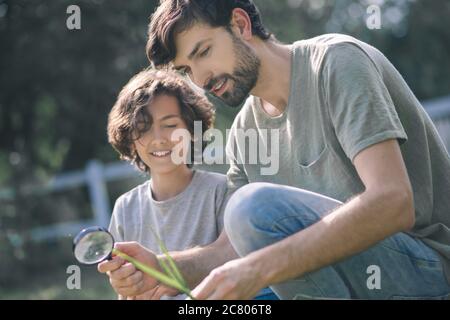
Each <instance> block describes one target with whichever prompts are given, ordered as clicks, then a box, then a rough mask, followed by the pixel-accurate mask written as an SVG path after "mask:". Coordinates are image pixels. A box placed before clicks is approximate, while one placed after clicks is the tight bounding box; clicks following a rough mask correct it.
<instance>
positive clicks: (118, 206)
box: [108, 198, 125, 242]
mask: <svg viewBox="0 0 450 320" xmlns="http://www.w3.org/2000/svg"><path fill="white" fill-rule="evenodd" d="M123 227H124V226H123V203H122V198H118V199H117V200H116V203H115V205H114V210H113V213H112V216H111V221H110V222H109V228H108V230H109V232H110V233H111V234H112V236H113V237H114V241H115V242H123V241H125V236H124V231H123Z"/></svg>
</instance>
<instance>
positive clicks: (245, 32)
mask: <svg viewBox="0 0 450 320" xmlns="http://www.w3.org/2000/svg"><path fill="white" fill-rule="evenodd" d="M230 25H231V28H232V29H234V30H235V32H236V34H237V35H239V36H240V38H242V39H243V40H247V41H248V40H251V38H252V22H251V20H250V17H249V16H248V13H247V12H246V11H245V10H243V9H241V8H234V9H233V11H232V13H231V21H230Z"/></svg>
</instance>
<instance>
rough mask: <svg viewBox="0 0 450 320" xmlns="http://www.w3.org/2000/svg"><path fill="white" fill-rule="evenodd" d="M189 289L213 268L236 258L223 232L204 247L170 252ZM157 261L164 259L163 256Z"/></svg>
mask: <svg viewBox="0 0 450 320" xmlns="http://www.w3.org/2000/svg"><path fill="white" fill-rule="evenodd" d="M170 255H171V257H172V258H173V259H174V260H175V262H176V264H177V267H178V268H179V269H180V272H181V273H182V275H183V277H184V279H185V280H186V282H187V283H188V286H189V287H190V288H194V287H195V286H197V285H198V284H199V283H200V282H201V281H202V280H203V279H204V278H205V277H206V276H207V275H208V274H209V273H210V272H211V270H213V269H214V268H216V267H218V266H221V265H222V264H224V263H225V262H227V261H230V260H233V259H236V258H238V255H237V254H236V252H235V251H234V249H233V247H232V245H231V243H230V242H229V240H228V237H227V236H226V234H225V233H224V232H223V233H222V234H221V235H220V237H219V239H217V240H216V241H215V242H213V243H212V244H210V245H207V246H205V247H195V248H192V249H187V250H184V251H176V252H170ZM158 259H165V257H164V256H163V255H160V256H158Z"/></svg>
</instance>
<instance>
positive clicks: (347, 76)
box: [322, 43, 407, 161]
mask: <svg viewBox="0 0 450 320" xmlns="http://www.w3.org/2000/svg"><path fill="white" fill-rule="evenodd" d="M324 59H325V60H324V62H323V63H324V65H323V69H322V79H323V82H322V84H323V92H324V96H325V101H326V104H327V106H328V108H329V115H330V118H331V121H332V124H333V127H334V130H335V132H336V135H337V138H338V140H339V142H340V144H341V146H342V148H343V150H344V152H345V153H346V155H347V157H348V158H349V159H350V160H351V161H353V160H354V157H355V156H356V155H357V154H358V153H359V152H360V151H362V150H363V149H365V148H368V147H369V146H371V145H374V144H376V143H379V142H382V141H385V140H389V139H397V140H398V141H399V143H400V144H402V143H403V142H405V141H406V140H407V135H406V133H405V130H404V128H403V126H402V124H401V122H400V119H399V117H398V114H397V111H396V109H395V106H394V103H393V101H392V99H391V96H390V94H389V91H388V89H387V88H386V86H385V84H384V81H383V79H382V76H381V74H380V72H379V70H378V69H377V67H376V66H375V63H374V62H373V61H372V60H371V58H370V57H369V56H368V55H367V54H366V53H365V52H364V51H363V50H362V49H361V48H359V47H358V46H357V45H355V44H351V43H341V44H338V45H334V46H333V47H331V48H329V49H328V52H327V54H326V56H325V58H324Z"/></svg>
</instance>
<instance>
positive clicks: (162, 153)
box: [152, 151, 170, 157]
mask: <svg viewBox="0 0 450 320" xmlns="http://www.w3.org/2000/svg"><path fill="white" fill-rule="evenodd" d="M169 153H170V151H156V152H152V154H153V155H154V156H157V157H163V156H166V155H168V154H169Z"/></svg>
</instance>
